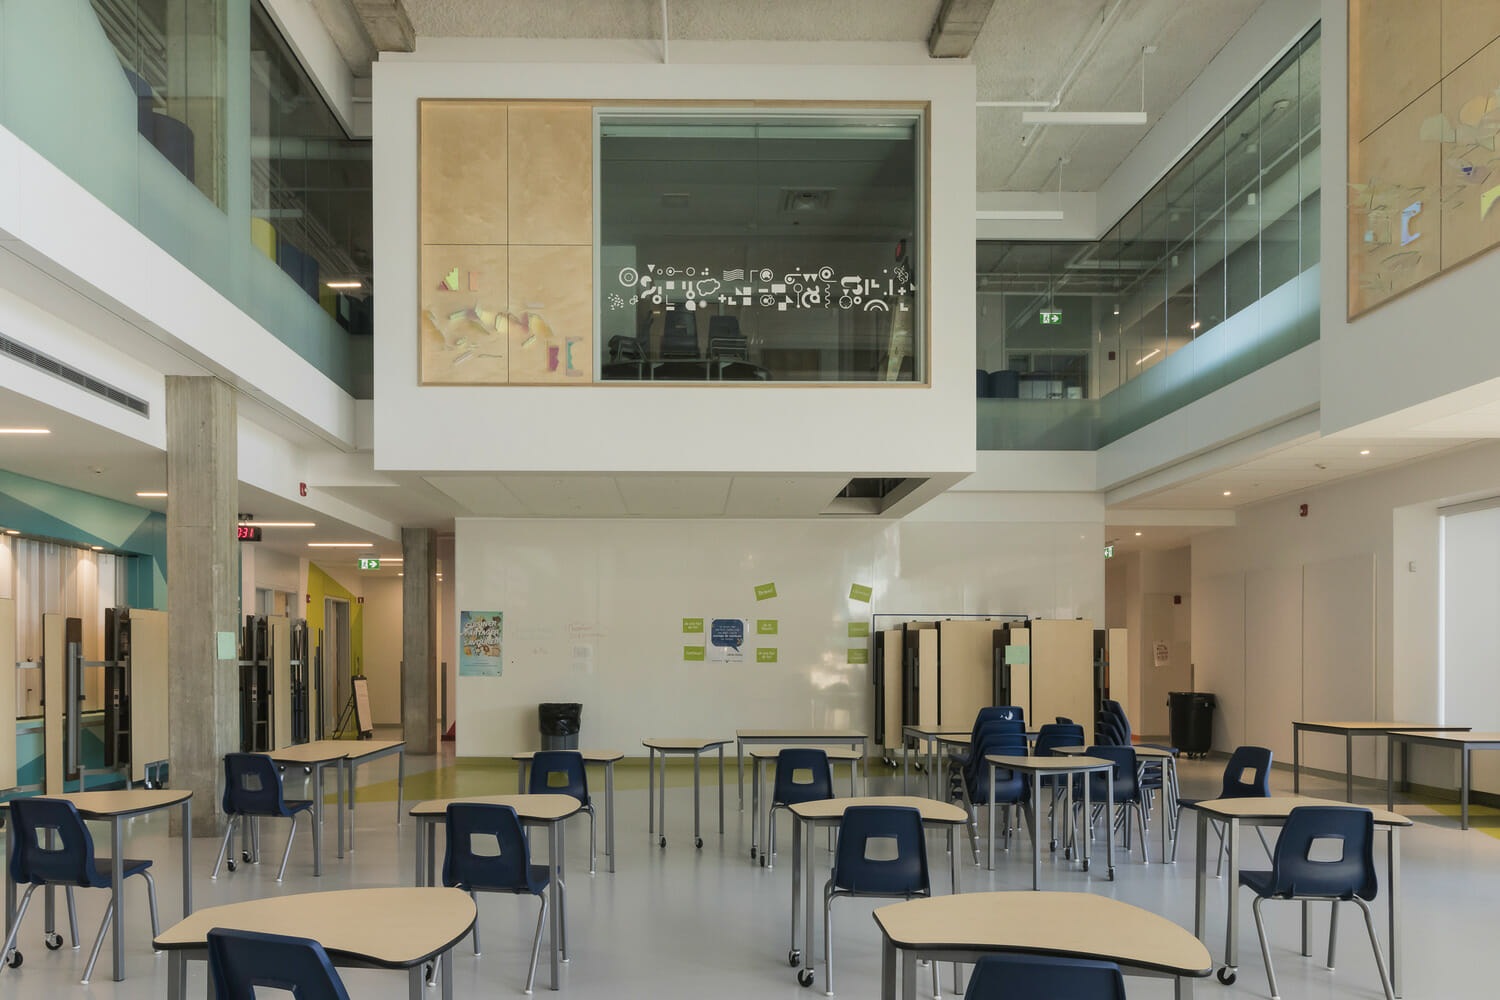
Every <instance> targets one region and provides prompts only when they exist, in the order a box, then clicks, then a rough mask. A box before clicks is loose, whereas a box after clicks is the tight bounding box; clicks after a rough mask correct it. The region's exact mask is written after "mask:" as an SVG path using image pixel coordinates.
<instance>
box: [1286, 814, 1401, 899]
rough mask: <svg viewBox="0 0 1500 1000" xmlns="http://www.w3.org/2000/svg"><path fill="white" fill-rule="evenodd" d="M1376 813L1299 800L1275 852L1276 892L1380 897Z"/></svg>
mask: <svg viewBox="0 0 1500 1000" xmlns="http://www.w3.org/2000/svg"><path fill="white" fill-rule="evenodd" d="M1374 845H1375V817H1374V814H1373V813H1371V812H1370V810H1368V809H1361V808H1359V807H1357V806H1298V807H1297V808H1295V809H1293V810H1292V811H1291V812H1289V813H1287V817H1286V823H1285V824H1283V825H1282V827H1281V834H1280V836H1278V837H1277V838H1276V849H1275V850H1274V851H1273V852H1272V854H1271V882H1272V889H1271V894H1272V895H1273V896H1337V897H1338V898H1340V899H1352V898H1353V897H1355V896H1359V897H1360V898H1361V899H1365V900H1371V899H1374V898H1375V890H1376V879H1375V851H1374Z"/></svg>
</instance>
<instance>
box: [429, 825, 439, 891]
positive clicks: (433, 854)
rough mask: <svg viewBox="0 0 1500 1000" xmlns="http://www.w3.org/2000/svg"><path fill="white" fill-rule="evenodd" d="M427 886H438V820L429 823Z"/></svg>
mask: <svg viewBox="0 0 1500 1000" xmlns="http://www.w3.org/2000/svg"><path fill="white" fill-rule="evenodd" d="M426 839H427V885H429V886H433V885H437V819H436V817H434V818H432V819H429V820H428V821H427V838H426Z"/></svg>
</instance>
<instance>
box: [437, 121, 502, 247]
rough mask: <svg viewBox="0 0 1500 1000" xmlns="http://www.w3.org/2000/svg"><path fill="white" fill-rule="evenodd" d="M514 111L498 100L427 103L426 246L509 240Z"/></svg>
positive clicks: (497, 242) (495, 242) (499, 242)
mask: <svg viewBox="0 0 1500 1000" xmlns="http://www.w3.org/2000/svg"><path fill="white" fill-rule="evenodd" d="M508 112H509V109H508V107H507V106H506V105H505V104H502V103H499V102H495V101H423V102H422V103H421V105H420V116H421V119H420V120H421V138H420V142H419V147H420V150H419V154H418V155H419V158H420V164H421V166H420V173H421V181H420V184H421V236H420V239H421V241H422V242H423V243H424V244H431V243H461V244H469V243H493V244H504V243H507V242H509V228H508V209H509V205H510V198H509V196H508V190H509V184H508V181H507V176H508V172H509V168H508V157H507V154H506V136H507V132H508V130H507V127H506V122H507V119H508V116H509V115H508Z"/></svg>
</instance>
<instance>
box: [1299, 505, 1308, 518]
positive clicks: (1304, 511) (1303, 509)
mask: <svg viewBox="0 0 1500 1000" xmlns="http://www.w3.org/2000/svg"><path fill="white" fill-rule="evenodd" d="M1297 516H1298V517H1306V516H1307V504H1303V505H1302V506H1301V507H1298V508H1297Z"/></svg>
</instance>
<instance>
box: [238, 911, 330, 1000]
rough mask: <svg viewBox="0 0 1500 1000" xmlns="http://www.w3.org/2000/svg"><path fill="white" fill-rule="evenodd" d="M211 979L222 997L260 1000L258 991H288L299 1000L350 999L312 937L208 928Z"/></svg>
mask: <svg viewBox="0 0 1500 1000" xmlns="http://www.w3.org/2000/svg"><path fill="white" fill-rule="evenodd" d="M208 979H209V982H211V983H212V984H213V987H214V991H213V995H214V996H215V997H217V998H218V1000H256V996H255V991H256V990H257V989H272V990H285V991H286V992H288V993H290V994H291V995H292V997H293V1000H349V992H348V991H347V990H346V989H344V983H343V980H341V979H339V974H338V973H337V972H335V971H334V968H333V963H332V962H330V961H329V960H328V953H327V952H325V951H324V950H323V946H322V945H321V944H319V943H318V942H316V941H314V940H313V939H312V938H299V937H287V936H286V935H283V934H261V933H258V932H256V931H232V930H225V929H224V928H222V927H215V928H214V929H212V930H210V931H209V932H208Z"/></svg>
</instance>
